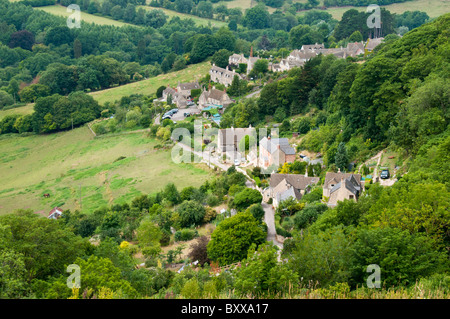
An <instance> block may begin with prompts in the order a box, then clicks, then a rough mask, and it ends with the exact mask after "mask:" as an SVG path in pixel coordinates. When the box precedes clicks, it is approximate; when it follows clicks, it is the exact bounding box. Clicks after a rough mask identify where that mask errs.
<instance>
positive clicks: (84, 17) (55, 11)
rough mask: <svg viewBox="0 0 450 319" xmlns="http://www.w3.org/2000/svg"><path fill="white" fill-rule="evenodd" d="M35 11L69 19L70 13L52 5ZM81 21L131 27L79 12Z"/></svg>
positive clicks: (64, 8) (61, 7)
mask: <svg viewBox="0 0 450 319" xmlns="http://www.w3.org/2000/svg"><path fill="white" fill-rule="evenodd" d="M36 9H37V10H43V11H45V12H48V13H50V14H53V15H57V16H62V17H69V16H70V15H71V14H72V13H71V12H67V8H66V7H63V6H60V5H54V6H46V7H37V8H36ZM81 20H82V21H84V22H87V23H95V24H98V25H114V26H117V27H122V26H124V25H132V24H129V23H125V22H120V21H116V20H113V19H108V18H104V17H99V16H96V15H93V14H89V13H87V12H84V11H82V12H81Z"/></svg>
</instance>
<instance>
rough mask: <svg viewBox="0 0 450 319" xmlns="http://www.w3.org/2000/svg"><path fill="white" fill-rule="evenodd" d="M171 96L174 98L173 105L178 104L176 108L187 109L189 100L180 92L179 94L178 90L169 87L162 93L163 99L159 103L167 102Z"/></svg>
mask: <svg viewBox="0 0 450 319" xmlns="http://www.w3.org/2000/svg"><path fill="white" fill-rule="evenodd" d="M169 95H170V96H171V98H172V103H174V104H176V106H177V107H178V108H180V109H184V108H186V107H187V99H186V97H184V96H183V94H181V93H180V92H178V90H177V88H172V87H170V86H167V87H166V88H165V89H164V91H163V92H162V97H161V98H160V99H159V101H162V102H167V98H168V97H169Z"/></svg>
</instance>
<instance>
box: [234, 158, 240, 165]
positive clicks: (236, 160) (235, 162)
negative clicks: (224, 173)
mask: <svg viewBox="0 0 450 319" xmlns="http://www.w3.org/2000/svg"><path fill="white" fill-rule="evenodd" d="M239 164H241V161H239V160H238V159H237V158H236V159H235V160H234V165H235V166H239Z"/></svg>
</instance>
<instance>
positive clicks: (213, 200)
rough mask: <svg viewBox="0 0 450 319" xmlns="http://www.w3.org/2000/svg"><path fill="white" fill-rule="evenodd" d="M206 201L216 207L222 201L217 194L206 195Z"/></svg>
mask: <svg viewBox="0 0 450 319" xmlns="http://www.w3.org/2000/svg"><path fill="white" fill-rule="evenodd" d="M206 203H207V204H208V205H209V206H211V207H214V206H217V205H219V203H220V201H219V198H218V197H217V196H216V195H213V194H209V195H208V196H207V197H206Z"/></svg>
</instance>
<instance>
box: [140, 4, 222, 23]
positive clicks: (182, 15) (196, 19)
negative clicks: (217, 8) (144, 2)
mask: <svg viewBox="0 0 450 319" xmlns="http://www.w3.org/2000/svg"><path fill="white" fill-rule="evenodd" d="M137 7H138V8H143V9H144V10H147V11H149V10H155V9H159V10H162V11H164V13H165V14H166V15H167V16H168V17H169V19H170V18H172V17H180V19H192V20H193V21H194V22H195V23H196V24H197V25H199V26H201V25H203V26H208V25H209V24H211V26H212V27H218V28H220V27H223V26H227V25H228V23H227V22H223V21H219V20H215V19H208V18H201V17H198V16H195V15H192V14H186V13H181V12H177V11H173V10H168V9H165V8H157V7H152V6H137Z"/></svg>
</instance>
